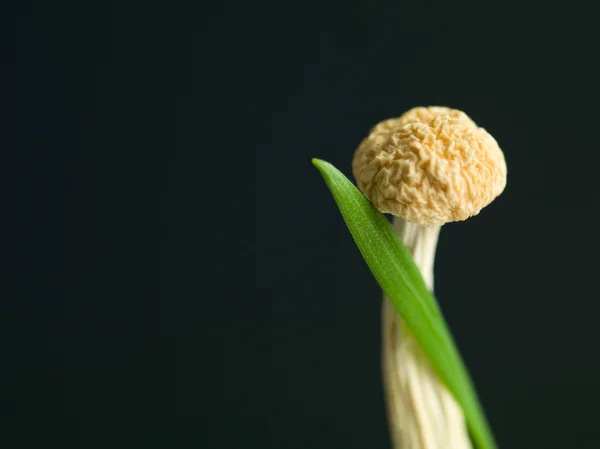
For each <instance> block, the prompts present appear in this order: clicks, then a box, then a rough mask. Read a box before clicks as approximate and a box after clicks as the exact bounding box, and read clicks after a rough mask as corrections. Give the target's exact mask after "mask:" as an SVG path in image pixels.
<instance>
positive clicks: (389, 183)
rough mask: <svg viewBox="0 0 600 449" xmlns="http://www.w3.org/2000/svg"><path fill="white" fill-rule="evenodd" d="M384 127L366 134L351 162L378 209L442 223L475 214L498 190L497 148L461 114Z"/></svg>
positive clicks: (501, 164) (501, 177) (500, 165)
mask: <svg viewBox="0 0 600 449" xmlns="http://www.w3.org/2000/svg"><path fill="white" fill-rule="evenodd" d="M416 109H418V108H416ZM422 109H425V108H422ZM428 109H429V110H431V108H428ZM411 111H414V110H411ZM411 111H409V112H411ZM458 112H460V111H458ZM419 113H421V112H419ZM419 113H415V116H418V114H419ZM421 114H422V113H421ZM402 117H404V116H402ZM402 117H401V119H402ZM465 117H466V119H467V120H465ZM380 125H381V124H380ZM378 126H379V125H378ZM374 129H377V126H376V127H375V128H374ZM384 129H385V128H384V127H380V130H381V131H377V132H371V134H370V135H369V137H367V138H366V139H365V140H363V142H362V143H361V145H360V146H359V148H358V149H357V151H356V153H355V155H354V160H353V161H352V168H353V173H354V177H355V179H356V181H357V184H358V186H359V188H360V189H361V190H362V192H363V193H364V194H365V195H366V196H367V198H369V200H370V201H371V202H372V203H373V205H374V206H375V207H376V208H377V209H378V210H379V211H381V212H384V213H391V214H393V215H396V216H398V217H401V218H403V219H405V220H407V221H409V222H411V223H416V224H421V225H442V224H444V223H447V222H451V221H461V220H466V219H467V218H469V217H470V216H473V215H476V214H478V213H479V211H480V210H481V209H482V208H483V207H485V206H487V205H488V204H489V203H491V202H492V201H493V200H494V198H496V197H497V196H498V195H499V194H500V193H502V191H503V190H504V187H505V185H506V163H505V160H504V155H503V153H502V150H501V149H500V147H499V146H498V144H497V142H496V141H495V140H494V138H493V137H492V136H491V135H489V134H488V133H487V132H486V131H485V130H484V129H483V128H478V127H477V126H476V125H475V124H474V123H473V122H472V120H470V119H469V118H468V117H467V116H466V115H465V114H464V113H460V114H456V113H452V114H450V115H440V116H437V117H434V118H433V120H432V121H431V122H430V123H422V122H411V123H408V124H406V125H405V126H401V127H398V128H390V130H389V131H383V130H384Z"/></svg>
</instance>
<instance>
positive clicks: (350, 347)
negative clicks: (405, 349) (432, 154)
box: [2, 1, 600, 449]
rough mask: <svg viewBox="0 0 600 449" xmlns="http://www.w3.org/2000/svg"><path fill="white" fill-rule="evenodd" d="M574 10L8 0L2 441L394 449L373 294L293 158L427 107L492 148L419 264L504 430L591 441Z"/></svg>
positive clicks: (592, 208)
mask: <svg viewBox="0 0 600 449" xmlns="http://www.w3.org/2000/svg"><path fill="white" fill-rule="evenodd" d="M568 5H569V4H566V3H565V4H564V5H558V4H554V3H552V2H548V3H540V4H534V3H529V2H521V4H519V5H516V6H514V7H511V6H508V5H506V4H502V5H500V4H499V3H496V2H482V3H480V4H476V3H469V4H467V3H464V4H457V3H455V2H400V1H398V2H375V1H369V2H363V3H361V4H358V3H348V2H345V3H328V2H316V3H306V2H302V3H299V2H279V3H265V2H242V1H238V2H234V1H229V2H228V1H222V2H214V3H211V4H204V3H203V2H192V1H173V2H166V1H162V2H157V1H143V2H142V1H137V2H134V1H120V2H116V1H113V2H93V1H91V2H22V3H19V8H20V11H18V12H16V13H14V15H10V17H9V21H10V22H11V23H12V24H13V25H14V31H15V33H14V36H15V39H14V40H11V41H9V42H13V41H14V43H15V46H14V50H15V51H14V54H13V55H14V56H15V59H14V61H15V64H12V63H5V65H4V66H5V67H6V68H8V69H11V70H7V71H6V72H5V75H6V74H8V77H7V81H6V83H5V87H7V89H6V90H7V91H10V92H16V93H17V95H16V97H17V99H18V103H17V105H16V108H14V109H13V110H10V111H9V114H8V116H9V117H10V119H13V118H16V122H17V123H16V127H15V129H16V146H15V147H14V149H15V151H9V152H7V156H8V162H7V163H6V165H5V166H4V170H3V172H4V173H5V175H4V176H3V180H4V181H6V187H5V189H4V191H5V192H8V197H9V200H8V202H7V203H6V204H7V207H8V206H10V207H11V210H14V212H6V215H5V220H4V221H5V224H7V225H8V228H9V230H8V231H6V233H5V235H4V237H5V239H3V240H4V241H5V243H6V248H7V249H8V251H4V254H5V255H6V256H7V257H6V269H5V270H4V273H5V274H6V283H5V284H6V285H7V286H8V287H9V293H8V294H7V295H3V298H2V307H3V309H4V312H3V313H2V318H4V319H5V320H6V325H5V326H3V327H2V329H3V334H5V335H4V336H3V343H4V345H5V350H4V351H3V353H4V356H5V357H4V362H3V371H4V372H5V374H7V375H8V377H7V380H6V381H5V382H3V383H2V403H3V404H5V405H7V407H6V411H7V412H8V413H7V415H6V417H7V419H5V420H4V422H3V427H5V428H6V429H5V430H6V431H3V435H4V438H6V443H5V444H3V447H6V448H9V447H11V448H12V447H15V448H16V447H19V448H21V447H22V448H32V449H45V448H65V449H67V448H85V449H88V448H90V449H92V448H106V447H113V448H132V447H139V448H165V449H166V448H169V449H170V448H192V447H194V448H197V447H201V448H227V449H230V448H253V447H260V448H281V449H294V448H311V449H313V448H314V449H317V448H328V449H331V448H346V449H348V448H360V449H362V448H370V449H374V448H386V447H389V443H388V436H387V430H386V422H385V416H384V405H383V398H382V392H381V387H380V373H379V321H378V320H379V312H380V292H379V289H378V287H377V285H376V283H375V281H374V280H373V279H372V277H371V275H370V273H369V271H368V269H367V267H366V266H365V264H364V262H363V261H362V259H361V257H360V255H359V253H358V250H357V249H356V247H355V245H354V243H353V241H352V239H351V237H350V235H349V233H348V232H347V230H346V228H345V225H344V223H343V221H342V218H341V216H340V214H339V212H338V211H337V209H336V206H335V203H334V202H333V200H332V198H331V196H330V194H329V192H328V191H327V189H326V186H325V184H324V183H323V181H322V180H321V178H320V176H319V175H318V172H317V171H316V169H315V168H314V167H313V166H312V165H311V163H310V159H311V158H312V157H320V158H322V159H325V160H328V161H330V162H332V163H334V164H335V165H336V166H337V167H339V168H340V169H341V170H342V171H344V172H345V173H346V174H347V175H350V174H351V172H350V161H351V157H352V154H353V151H354V149H355V148H356V146H357V145H358V143H359V142H360V140H361V139H362V138H363V137H364V136H365V134H366V132H367V131H368V129H369V128H370V127H371V126H372V125H373V124H375V123H376V122H378V121H380V120H382V119H385V118H388V117H392V116H398V115H400V114H401V113H403V112H404V111H406V110H407V109H409V108H411V107H413V106H417V105H431V104H433V105H447V106H451V107H455V108H459V109H462V110H464V111H465V112H467V113H468V114H469V115H470V116H471V117H472V118H473V119H474V120H475V121H476V122H477V123H478V124H479V125H480V126H483V127H485V128H486V129H487V130H488V131H489V132H490V133H491V134H492V135H494V136H495V137H496V139H497V140H498V142H499V143H500V145H501V147H502V148H503V150H504V152H505V155H506V159H507V163H508V168H509V176H508V186H507V189H506V190H505V192H504V194H503V195H502V196H501V197H499V198H498V199H497V200H496V201H495V202H494V203H493V204H492V205H491V206H489V207H488V208H486V209H485V210H484V211H483V212H482V213H481V214H480V215H479V216H478V217H476V218H473V219H471V220H469V221H467V222H465V223H458V224H450V225H447V226H445V227H444V229H443V231H442V234H441V239H440V243H439V248H438V257H437V263H436V291H437V296H438V297H439V299H440V301H441V303H442V307H443V309H444V311H445V313H446V316H447V319H448V321H449V323H450V326H451V328H452V330H453V332H454V334H455V336H456V339H457V341H458V344H459V346H460V349H461V352H462V353H463V355H464V357H465V359H466V362H467V364H468V366H469V368H470V371H471V373H472V375H473V377H474V380H475V382H476V385H477V388H478V391H479V392H480V396H481V399H482V402H483V404H484V406H485V408H486V410H487V412H488V415H489V418H490V422H491V424H492V427H493V429H494V432H495V434H496V436H497V439H498V442H499V444H500V447H502V448H511V449H518V448H528V449H529V448H533V447H536V448H538V447H539V448H570V449H573V448H593V447H599V446H600V430H599V427H598V425H597V422H598V418H599V416H600V409H599V407H598V404H599V403H600V380H599V379H600V362H599V360H598V355H597V354H598V351H597V346H598V342H599V341H600V329H599V328H598V326H597V316H598V311H599V307H598V295H597V277H598V274H597V266H598V265H597V257H596V254H597V251H598V249H599V243H600V242H599V239H598V232H597V220H596V216H597V214H598V211H599V207H598V203H597V198H598V193H599V187H598V163H599V162H600V158H599V156H598V155H599V150H600V148H599V143H598V129H599V125H598V113H597V112H598V107H597V105H598V102H599V98H598V93H599V92H598V86H597V83H598V81H597V80H598V79H599V75H600V73H599V71H598V68H597V55H598V42H599V39H598V38H599V36H598V32H597V24H596V17H597V14H596V11H593V10H591V9H585V8H583V7H582V6H580V5H579V6H568ZM11 29H12V28H11ZM13 68H14V69H15V70H12V69H13ZM6 123H7V126H8V124H9V123H12V121H7V122H6ZM11 128H12V125H11ZM9 148H11V146H9ZM7 210H8V209H7ZM15 437H16V438H15Z"/></svg>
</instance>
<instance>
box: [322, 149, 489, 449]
mask: <svg viewBox="0 0 600 449" xmlns="http://www.w3.org/2000/svg"><path fill="white" fill-rule="evenodd" d="M313 164H314V165H315V166H316V167H317V168H318V169H319V171H320V172H321V174H322V175H323V178H324V179H325V182H326V183H327V186H328V187H329V189H330V190H331V193H332V194H333V197H334V199H335V201H336V203H337V205H338V207H339V209H340V211H341V213H342V215H343V217H344V220H345V221H346V224H347V226H348V229H349V230H350V233H351V234H352V237H353V238H354V241H355V242H356V244H357V246H358V248H359V250H360V252H361V254H362V256H363V258H364V259H365V261H366V262H367V265H368V266H369V268H370V269H371V272H372V273H373V275H374V276H375V279H376V280H377V282H378V283H379V285H380V286H381V288H382V290H383V291H384V292H385V294H386V295H387V296H388V298H389V299H390V301H391V302H392V304H393V305H394V307H395V308H396V310H397V311H398V313H399V314H400V316H401V317H402V318H403V319H404V321H405V322H406V324H407V326H408V327H409V329H410V330H411V331H412V333H413V334H414V336H415V338H416V339H417V341H418V342H419V343H420V344H421V347H422V348H423V350H424V352H425V353H426V354H427V356H428V357H429V359H430V361H431V363H432V366H433V368H434V370H435V371H436V372H437V374H438V376H439V377H440V379H442V381H443V382H444V383H445V384H446V386H447V387H448V389H449V390H450V392H451V393H452V394H453V395H454V397H455V398H456V400H457V402H458V403H459V404H460V406H461V407H462V410H463V413H464V415H465V420H466V422H467V425H468V427H469V431H470V433H471V437H472V438H473V441H474V442H475V444H476V447H478V448H479V449H495V448H496V444H495V442H494V438H493V436H492V433H491V430H490V428H489V426H488V423H487V420H486V417H485V414H484V412H483V409H482V408H481V405H480V403H479V400H478V398H477V394H476V392H475V389H474V388H473V384H472V382H471V379H470V377H469V374H468V372H467V370H466V368H465V366H464V363H463V361H462V359H461V357H460V354H459V352H458V349H457V348H456V345H455V344H454V340H453V338H452V335H451V333H450V331H449V329H448V326H447V325H446V322H445V320H444V318H443V316H442V314H441V312H440V310H439V307H438V305H437V302H436V300H435V299H434V298H433V296H432V295H431V293H430V292H429V291H428V289H427V287H426V285H425V282H424V281H423V278H422V277H421V273H420V272H419V269H418V268H417V266H416V265H415V263H414V261H413V259H412V256H411V254H410V252H409V251H408V249H407V248H406V247H405V246H404V244H403V243H402V242H401V240H400V238H399V237H398V236H397V235H396V233H395V232H394V230H393V228H392V226H391V225H390V224H389V223H388V221H387V220H386V218H385V217H384V216H383V215H382V214H381V213H380V212H379V211H377V210H376V209H375V208H374V207H373V205H372V204H371V203H370V202H369V200H367V199H366V198H365V197H364V196H363V194H362V193H361V192H360V191H359V190H358V189H357V188H356V187H355V186H354V185H353V184H352V182H350V181H349V180H348V179H347V178H346V177H345V176H344V175H343V174H342V173H341V172H340V171H339V170H337V169H336V168H335V167H334V166H333V165H331V164H329V163H328V162H325V161H322V160H319V159H313Z"/></svg>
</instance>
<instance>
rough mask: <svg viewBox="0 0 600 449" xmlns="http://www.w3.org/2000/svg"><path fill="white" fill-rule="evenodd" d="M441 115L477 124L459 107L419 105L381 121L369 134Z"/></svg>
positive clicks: (465, 122)
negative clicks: (398, 115)
mask: <svg viewBox="0 0 600 449" xmlns="http://www.w3.org/2000/svg"><path fill="white" fill-rule="evenodd" d="M439 115H449V116H450V117H453V118H456V119H458V120H459V121H460V122H462V123H464V124H465V125H468V126H474V127H476V126H477V125H476V124H475V122H474V121H473V120H471V118H470V117H469V116H468V115H467V114H465V113H464V112H462V111H459V110H458V109H450V108H447V107H445V106H428V107H423V106H418V107H416V108H412V109H410V110H408V111H406V112H405V113H404V114H402V115H401V116H400V117H396V118H390V119H387V120H384V121H382V122H379V123H378V124H377V125H375V126H374V127H373V128H371V131H370V132H369V134H379V133H390V132H392V131H394V130H395V129H397V128H400V127H401V126H405V125H408V124H409V123H414V122H417V123H429V122H431V121H432V120H433V119H434V118H436V117H437V116H439Z"/></svg>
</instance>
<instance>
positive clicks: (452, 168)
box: [352, 106, 506, 449]
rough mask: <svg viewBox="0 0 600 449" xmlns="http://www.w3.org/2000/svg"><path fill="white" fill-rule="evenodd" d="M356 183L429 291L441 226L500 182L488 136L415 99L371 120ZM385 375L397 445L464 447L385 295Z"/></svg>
mask: <svg viewBox="0 0 600 449" xmlns="http://www.w3.org/2000/svg"><path fill="white" fill-rule="evenodd" d="M352 169H353V174H354V177H355V179H356V182H357V184H358V187H359V188H360V190H361V191H362V192H363V194H364V195H365V196H366V197H367V198H368V199H369V200H370V201H371V203H373V205H374V206H375V207H376V208H377V209H378V210H379V211H380V212H383V213H390V214H392V215H394V221H393V227H394V229H395V231H396V232H397V233H398V235H399V236H400V238H401V239H402V240H403V242H404V244H405V245H406V246H407V247H408V249H409V250H410V252H411V253H412V255H413V259H414V261H415V263H416V265H417V266H418V267H419V269H420V271H421V274H422V276H423V279H424V281H425V283H426V285H427V287H428V288H429V289H430V290H433V262H434V256H435V249H436V245H437V239H438V235H439V231H440V228H441V226H442V225H443V224H444V223H448V222H452V221H462V220H466V219H467V218H469V217H471V216H473V215H477V214H478V213H479V211H480V210H481V209H482V208H484V207H485V206H486V205H488V204H489V203H490V202H492V201H493V200H494V199H495V198H496V197H497V196H498V195H500V193H502V191H503V190H504V187H505V185H506V163H505V160H504V155H503V153H502V150H501V149H500V147H499V146H498V144H497V142H496V141H495V140H494V138H493V137H492V136H491V135H489V134H488V133H487V132H486V131H485V130H484V129H483V128H480V127H478V126H477V125H476V124H475V123H474V122H473V121H472V120H471V119H470V118H469V117H468V116H467V115H466V114H465V113H463V112H461V111H459V110H456V109H449V108H445V107H439V106H433V107H428V108H424V107H419V108H414V109H411V110H410V111H408V112H406V113H405V114H403V115H402V116H401V117H398V118H393V119H389V120H385V121H383V122H381V123H379V124H377V125H376V126H374V127H373V128H372V129H371V132H370V134H369V136H368V137H367V138H366V139H364V140H363V141H362V143H361V144H360V146H359V147H358V149H357V150H356V152H355V155H354V159H353V162H352ZM382 337H383V345H382V346H383V348H382V359H383V382H384V391H385V396H386V403H387V408H388V418H389V421H390V432H391V436H392V441H393V445H394V448H395V449H434V448H444V449H470V448H471V443H470V440H469V437H468V433H467V429H466V425H465V422H464V416H463V414H462V410H461V408H460V406H459V405H458V404H457V403H456V401H455V399H454V397H453V396H452V394H451V393H450V392H449V391H448V389H447V388H446V387H445V385H444V384H443V383H442V382H441V380H440V379H439V378H438V377H437V375H436V374H435V373H434V371H433V369H432V367H431V365H430V363H429V361H428V359H427V357H426V355H425V354H424V353H423V351H422V349H421V348H420V346H419V344H418V342H417V341H416V340H415V338H414V337H413V336H412V334H411V332H410V329H408V328H407V326H406V325H405V323H404V322H403V320H402V319H401V317H400V316H399V315H398V314H397V312H396V311H395V310H394V307H393V306H392V304H391V303H390V301H389V300H388V299H387V298H386V297H384V299H383V308H382Z"/></svg>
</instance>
